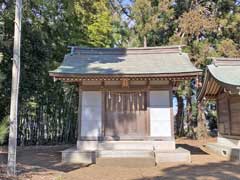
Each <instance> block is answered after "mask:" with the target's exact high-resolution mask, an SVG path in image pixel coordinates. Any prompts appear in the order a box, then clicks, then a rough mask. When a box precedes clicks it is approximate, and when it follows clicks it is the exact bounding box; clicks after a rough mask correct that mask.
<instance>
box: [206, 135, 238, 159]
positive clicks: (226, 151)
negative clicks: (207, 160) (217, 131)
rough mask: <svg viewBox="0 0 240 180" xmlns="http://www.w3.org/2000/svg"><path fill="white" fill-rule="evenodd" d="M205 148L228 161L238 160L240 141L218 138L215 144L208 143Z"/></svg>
mask: <svg viewBox="0 0 240 180" xmlns="http://www.w3.org/2000/svg"><path fill="white" fill-rule="evenodd" d="M206 148H207V149H209V150H210V151H212V152H213V153H215V154H218V155H221V156H224V157H226V158H227V159H229V160H240V140H238V139H231V138H226V137H218V138H217V143H209V144H207V145H206Z"/></svg>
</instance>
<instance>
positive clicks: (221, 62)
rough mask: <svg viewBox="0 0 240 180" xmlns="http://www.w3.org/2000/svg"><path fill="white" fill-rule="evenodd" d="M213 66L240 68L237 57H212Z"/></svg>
mask: <svg viewBox="0 0 240 180" xmlns="http://www.w3.org/2000/svg"><path fill="white" fill-rule="evenodd" d="M212 59H213V64H214V65H215V66H240V58H238V57H213V58H212Z"/></svg>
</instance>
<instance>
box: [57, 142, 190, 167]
mask: <svg viewBox="0 0 240 180" xmlns="http://www.w3.org/2000/svg"><path fill="white" fill-rule="evenodd" d="M168 143H169V144H168ZM166 144H167V145H166ZM78 145H84V146H83V147H80V146H79V147H78V148H71V149H67V150H65V151H62V160H63V162H65V163H83V164H95V163H96V164H100V165H101V166H102V165H103V166H104V165H106V166H108V165H109V166H112V165H115V166H124V167H146V166H154V165H157V164H159V163H162V162H190V161H191V156H190V152H189V151H187V150H185V149H183V148H178V149H175V142H174V141H171V142H161V141H155V142H154V141H136V142H131V141H118V142H117V141H107V142H97V141H88V142H87V141H79V142H78ZM87 145H89V146H87ZM161 145H163V146H165V145H166V146H165V147H162V146H161Z"/></svg>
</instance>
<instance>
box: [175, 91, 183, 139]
mask: <svg viewBox="0 0 240 180" xmlns="http://www.w3.org/2000/svg"><path fill="white" fill-rule="evenodd" d="M176 98H177V102H178V111H177V114H176V134H177V136H184V103H183V98H182V96H179V94H178V93H176Z"/></svg>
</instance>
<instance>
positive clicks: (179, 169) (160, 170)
mask: <svg viewBox="0 0 240 180" xmlns="http://www.w3.org/2000/svg"><path fill="white" fill-rule="evenodd" d="M208 141H209V140H208ZM210 141H214V139H210ZM206 143H207V140H202V141H194V140H186V139H178V140H177V146H181V147H184V148H185V149H188V150H190V151H191V153H192V162H191V163H186V164H176V163H164V164H160V165H158V166H156V167H149V168H126V167H100V166H98V165H90V166H84V165H65V164H62V163H61V154H60V152H59V151H61V150H63V149H66V148H67V146H52V147H25V148H22V149H20V148H19V149H18V153H17V157H18V159H17V161H18V164H17V169H18V177H17V178H15V179H19V180H23V179H24V180H28V179H29V180H75V179H76V180H169V179H173V180H183V179H189V180H235V179H240V162H230V161H228V160H227V159H224V158H223V157H220V156H217V155H214V154H212V153H210V152H208V151H207V150H206V149H205V148H204V146H203V145H204V144H206ZM6 159H7V154H6V152H5V151H4V150H0V165H1V166H0V179H1V180H11V179H14V178H6V177H5V176H4V174H5V170H6Z"/></svg>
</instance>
